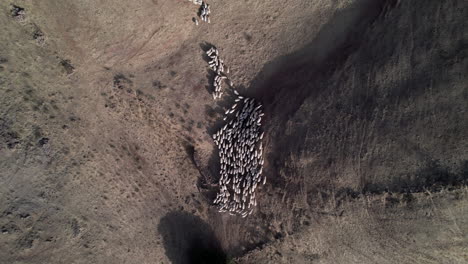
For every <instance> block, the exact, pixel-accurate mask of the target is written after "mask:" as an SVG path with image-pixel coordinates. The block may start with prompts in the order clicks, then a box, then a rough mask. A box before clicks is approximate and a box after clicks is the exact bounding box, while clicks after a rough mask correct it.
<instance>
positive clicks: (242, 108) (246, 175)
mask: <svg viewBox="0 0 468 264" xmlns="http://www.w3.org/2000/svg"><path fill="white" fill-rule="evenodd" d="M206 54H207V55H208V57H210V59H211V61H209V63H208V64H209V67H210V68H211V69H212V70H213V71H214V72H215V73H216V76H215V79H214V84H213V86H214V88H215V90H214V91H213V99H218V98H221V96H222V94H223V91H221V84H222V81H223V80H224V79H227V76H226V74H225V73H224V63H223V60H221V59H220V58H219V51H218V50H217V49H216V48H215V47H211V48H210V49H209V50H208V51H207V52H206ZM226 68H227V67H226ZM227 73H229V71H228V70H227ZM228 81H229V82H230V85H231V87H232V82H231V81H230V80H228ZM233 91H234V94H235V95H236V96H237V98H236V99H235V100H234V104H233V105H232V107H231V108H229V109H227V110H226V112H225V117H224V118H223V120H225V121H226V120H227V119H230V120H229V121H228V122H227V124H225V125H224V126H223V127H222V128H221V129H220V130H218V131H217V132H216V133H215V134H214V135H213V140H214V142H215V144H216V145H217V147H218V150H219V160H220V164H221V168H220V171H219V174H220V179H219V187H220V190H219V192H218V194H217V196H216V199H215V200H214V202H213V203H214V204H215V205H217V206H218V210H219V212H229V213H230V214H232V215H234V214H238V215H241V216H242V217H246V216H247V215H249V214H251V213H252V211H253V208H254V207H255V206H256V205H257V201H256V199H255V189H256V188H257V186H258V185H259V184H260V183H263V184H265V182H266V177H265V176H262V171H263V163H264V159H263V145H262V139H263V132H262V130H261V121H262V117H263V115H264V113H263V111H262V105H261V104H260V103H259V102H257V101H256V100H255V99H253V98H247V97H244V96H242V95H239V92H237V91H236V90H235V89H234V88H233Z"/></svg>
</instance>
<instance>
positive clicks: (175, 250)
mask: <svg viewBox="0 0 468 264" xmlns="http://www.w3.org/2000/svg"><path fill="white" fill-rule="evenodd" d="M158 232H159V233H160V234H161V236H162V238H163V244H164V249H165V251H166V255H167V257H168V258H169V260H170V261H171V262H172V263H174V264H192V263H193V264H195V263H197V264H200V263H202V264H211V263H226V261H227V256H226V253H225V252H224V251H223V249H222V247H221V245H220V242H219V241H218V239H217V238H216V236H215V234H214V232H213V230H212V228H211V227H210V226H209V225H208V224H207V223H206V222H204V221H203V220H202V219H201V218H199V217H198V216H194V215H191V214H189V213H186V212H178V211H176V212H170V213H168V214H167V215H165V216H164V217H163V218H162V219H161V220H160V222H159V225H158Z"/></svg>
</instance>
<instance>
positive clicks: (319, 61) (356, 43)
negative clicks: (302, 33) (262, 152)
mask: <svg viewBox="0 0 468 264" xmlns="http://www.w3.org/2000/svg"><path fill="white" fill-rule="evenodd" d="M396 3H397V1H393V0H379V1H375V0H374V1H373V0H367V1H358V3H356V4H354V5H353V6H351V7H349V8H347V9H344V10H340V11H338V12H337V13H336V14H335V15H334V16H333V17H332V18H331V19H330V22H328V23H327V24H325V25H324V26H323V27H322V29H321V30H320V32H319V33H318V34H317V36H316V38H315V39H314V40H313V41H312V42H311V43H309V44H308V45H306V46H305V47H304V48H303V49H301V50H300V51H298V52H295V53H293V54H290V55H287V56H283V57H280V58H278V59H275V60H274V61H272V62H270V63H268V64H267V65H265V67H264V68H263V69H262V71H261V72H260V73H259V74H258V75H257V77H256V78H255V79H254V81H253V82H252V85H251V89H249V91H248V92H247V96H253V97H255V98H262V100H261V101H262V102H263V103H264V105H265V114H266V115H265V131H266V133H265V134H266V138H267V141H269V142H273V143H272V144H270V146H269V147H270V149H269V150H268V153H269V154H268V156H267V160H268V165H269V166H267V167H266V173H267V174H268V175H271V177H269V181H270V183H272V184H273V185H278V186H284V184H285V182H283V181H282V180H281V179H280V177H278V176H279V175H278V171H279V169H280V164H281V163H282V162H281V159H283V158H284V157H285V156H288V153H289V152H290V151H291V150H292V149H295V148H296V147H300V146H291V142H292V141H295V142H298V144H299V145H300V143H301V142H302V141H301V140H291V138H290V137H288V136H287V135H285V128H286V127H287V126H286V124H287V122H288V120H289V119H290V117H291V116H292V115H293V114H294V113H295V112H296V111H297V110H298V109H299V108H300V107H301V105H302V104H303V102H304V100H305V99H306V98H308V97H311V96H312V97H313V96H314V94H318V93H320V92H321V91H323V89H325V88H327V86H326V85H323V83H321V82H324V81H325V80H327V79H328V77H329V76H331V74H333V72H334V71H335V70H336V68H337V67H339V66H340V65H342V64H343V62H344V61H346V59H347V58H348V57H349V56H350V55H351V54H353V53H354V52H355V51H356V50H358V49H359V47H360V46H361V44H362V42H363V41H364V39H365V34H364V33H365V32H366V31H367V29H368V28H370V27H371V26H372V24H373V23H374V21H375V20H376V19H378V18H379V17H380V16H381V15H382V14H383V12H387V11H388V10H389V9H391V8H392V7H394V6H395V5H396ZM320 80H322V81H320ZM270 120H272V121H273V122H269V121H270ZM303 132H304V133H305V129H304V131H303ZM304 133H301V131H295V135H294V138H301V137H304V135H303V134H304Z"/></svg>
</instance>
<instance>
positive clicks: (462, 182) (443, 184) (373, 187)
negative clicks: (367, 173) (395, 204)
mask: <svg viewBox="0 0 468 264" xmlns="http://www.w3.org/2000/svg"><path fill="white" fill-rule="evenodd" d="M467 185H468V161H467V160H465V161H464V162H463V163H462V165H461V167H460V168H459V169H458V170H457V171H452V170H451V169H450V168H449V167H447V166H444V165H442V164H441V163H440V162H439V161H438V160H431V161H428V162H427V163H426V164H424V165H423V166H421V167H420V168H419V169H418V170H417V171H416V172H415V173H414V174H410V175H402V176H400V177H399V178H398V179H395V180H394V181H393V182H392V183H391V184H389V185H388V186H382V185H381V184H368V185H366V186H365V187H364V190H363V193H371V194H380V193H383V192H387V191H388V192H395V193H416V192H424V191H426V190H427V191H431V192H438V191H440V190H442V189H443V188H448V189H449V190H450V189H451V188H458V187H462V186H467Z"/></svg>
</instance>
